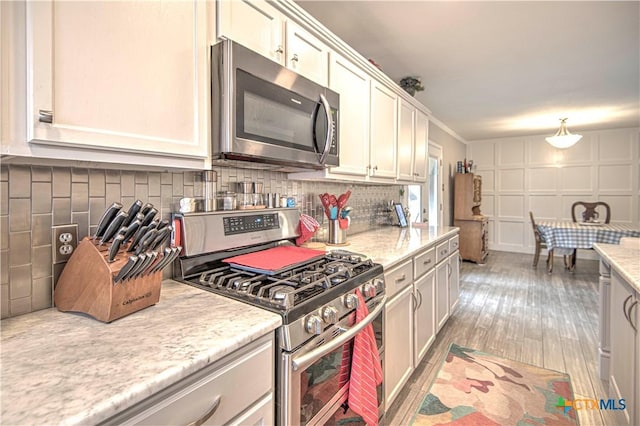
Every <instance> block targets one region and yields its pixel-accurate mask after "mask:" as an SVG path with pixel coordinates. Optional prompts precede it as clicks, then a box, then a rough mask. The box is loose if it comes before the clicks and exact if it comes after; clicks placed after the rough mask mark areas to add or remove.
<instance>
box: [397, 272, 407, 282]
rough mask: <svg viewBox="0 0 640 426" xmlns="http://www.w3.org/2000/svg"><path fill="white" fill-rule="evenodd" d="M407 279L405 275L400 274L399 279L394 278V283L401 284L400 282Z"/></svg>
mask: <svg viewBox="0 0 640 426" xmlns="http://www.w3.org/2000/svg"><path fill="white" fill-rule="evenodd" d="M406 279H407V275H406V274H402V276H401V277H400V278H396V282H397V283H401V282H402V281H404V280H406Z"/></svg>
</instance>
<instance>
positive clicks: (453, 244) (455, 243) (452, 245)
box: [449, 235, 460, 253]
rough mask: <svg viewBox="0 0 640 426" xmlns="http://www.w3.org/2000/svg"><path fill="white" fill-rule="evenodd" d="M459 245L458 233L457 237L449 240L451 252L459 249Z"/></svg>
mask: <svg viewBox="0 0 640 426" xmlns="http://www.w3.org/2000/svg"><path fill="white" fill-rule="evenodd" d="M459 246H460V237H459V236H458V235H456V236H455V237H453V238H451V239H450V240H449V253H453V252H454V251H456V250H458V247H459Z"/></svg>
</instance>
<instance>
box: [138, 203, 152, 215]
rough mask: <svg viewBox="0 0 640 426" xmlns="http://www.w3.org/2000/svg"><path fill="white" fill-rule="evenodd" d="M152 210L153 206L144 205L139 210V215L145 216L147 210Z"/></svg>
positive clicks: (149, 204)
mask: <svg viewBox="0 0 640 426" xmlns="http://www.w3.org/2000/svg"><path fill="white" fill-rule="evenodd" d="M152 208H153V204H151V203H146V204H145V205H144V206H143V207H142V208H141V209H140V213H142V214H143V215H145V216H146V215H147V213H149V210H151V209H152Z"/></svg>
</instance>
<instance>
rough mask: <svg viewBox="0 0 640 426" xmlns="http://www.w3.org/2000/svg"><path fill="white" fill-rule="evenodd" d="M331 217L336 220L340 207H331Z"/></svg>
mask: <svg viewBox="0 0 640 426" xmlns="http://www.w3.org/2000/svg"><path fill="white" fill-rule="evenodd" d="M329 213H330V216H329V219H331V220H336V219H337V218H338V207H337V206H331V207H330V208H329Z"/></svg>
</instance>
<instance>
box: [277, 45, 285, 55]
mask: <svg viewBox="0 0 640 426" xmlns="http://www.w3.org/2000/svg"><path fill="white" fill-rule="evenodd" d="M276 53H279V54H282V53H284V50H283V49H282V45H281V44H279V45H278V48H277V49H276Z"/></svg>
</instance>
